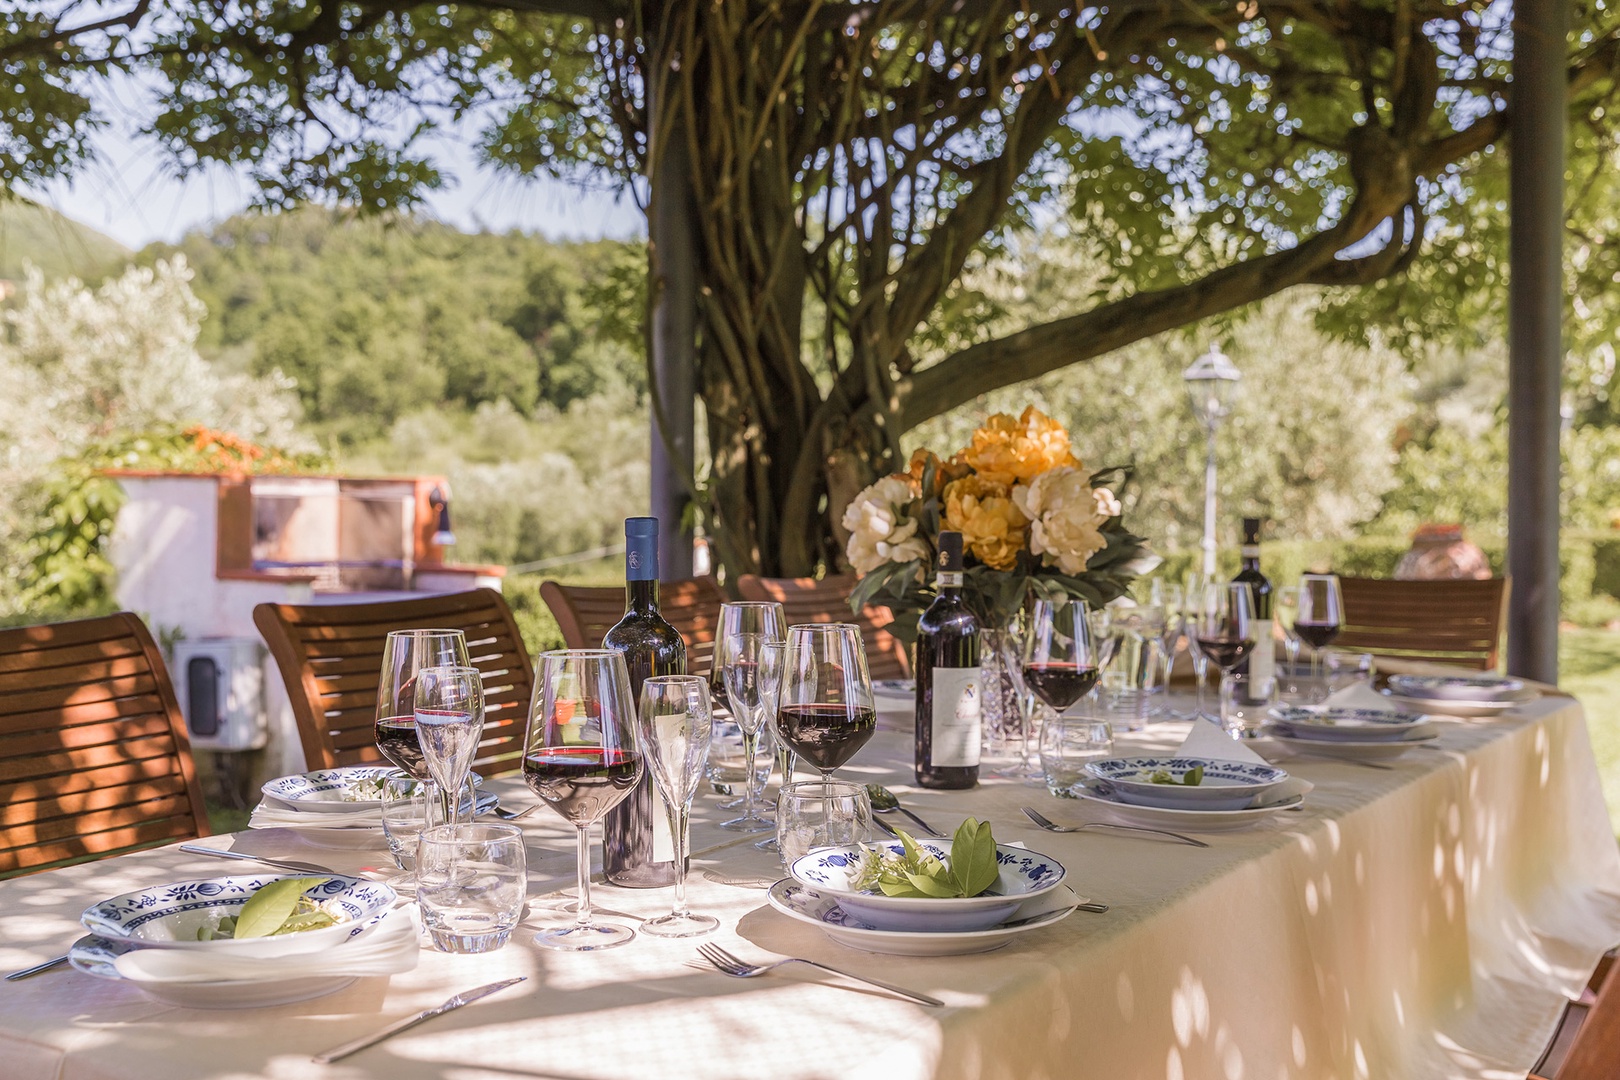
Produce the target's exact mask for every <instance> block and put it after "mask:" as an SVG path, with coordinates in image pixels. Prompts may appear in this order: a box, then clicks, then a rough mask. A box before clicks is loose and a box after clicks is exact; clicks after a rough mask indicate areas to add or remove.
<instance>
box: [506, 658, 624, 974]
mask: <svg viewBox="0 0 1620 1080" xmlns="http://www.w3.org/2000/svg"><path fill="white" fill-rule="evenodd" d="M635 727H636V712H635V704H634V702H632V701H631V698H630V669H629V668H628V667H626V666H625V662H624V656H623V654H622V653H619V652H616V651H614V650H611V649H562V650H558V651H556V652H548V653H542V654H541V656H540V660H539V662H538V663H537V664H536V666H535V679H534V703H533V707H532V708H531V709H530V710H529V727H528V731H527V732H526V733H525V735H524V739H523V781H524V783H526V784H528V785H529V790H530V791H533V792H534V793H535V794H536V795H538V796H540V798H541V800H542V801H544V802H545V804H546V805H547V806H549V807H551V808H552V809H553V810H555V811H556V812H557V813H558V814H560V815H561V816H562V817H563V818H564V820H566V821H567V822H568V823H569V824H570V825H572V826H574V828H575V829H576V830H577V833H578V842H579V858H578V870H579V905H578V908H577V911H578V915H577V917H576V918H575V920H574V922H573V923H571V924H570V925H567V926H559V927H554V928H552V929H550V930H543V931H541V932H540V933H539V934H538V935H536V936H535V939H534V940H535V944H537V945H544V946H545V947H547V948H550V949H567V950H573V951H585V950H591V949H607V948H612V947H613V946H615V945H623V944H624V943H625V942H627V941H629V940H630V939H631V938H633V937H635V936H636V934H635V931H634V930H631V929H630V928H629V927H628V926H620V925H619V924H617V923H604V922H596V921H595V920H594V919H592V918H591V826H592V825H594V824H596V823H597V822H598V821H600V820H602V816H603V815H604V814H606V813H607V812H608V811H609V810H611V809H612V808H613V807H614V806H617V805H618V804H619V803H621V802H623V801H624V800H625V799H626V798H627V797H628V796H629V795H630V793H631V791H633V790H634V789H635V786H636V783H637V781H639V780H640V779H641V773H642V769H643V767H644V766H643V762H642V756H641V752H640V750H639V748H638V744H637V742H636V734H635Z"/></svg>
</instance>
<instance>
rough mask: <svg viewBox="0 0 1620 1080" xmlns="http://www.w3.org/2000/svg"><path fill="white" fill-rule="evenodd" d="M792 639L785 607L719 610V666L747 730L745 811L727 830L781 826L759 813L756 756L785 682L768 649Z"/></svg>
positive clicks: (768, 604)
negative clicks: (772, 702) (775, 695)
mask: <svg viewBox="0 0 1620 1080" xmlns="http://www.w3.org/2000/svg"><path fill="white" fill-rule="evenodd" d="M786 637H787V616H786V615H785V614H784V613H783V611H782V605H781V604H777V603H772V602H745V603H731V604H722V605H720V625H719V627H718V629H717V630H716V632H715V639H714V666H715V669H716V670H717V671H719V672H720V675H721V679H722V681H723V682H724V683H725V687H726V699H727V701H729V702H730V704H731V715H732V718H733V719H734V720H736V721H737V726H738V727H740V728H742V737H743V760H744V761H745V762H748V768H747V769H746V770H745V771H744V774H743V812H742V816H741V817H735V818H732V819H731V820H729V821H724V822H721V823H720V827H721V828H722V829H732V830H735V831H739V832H759V831H761V830H764V829H774V828H775V827H776V821H775V819H774V818H773V817H768V816H766V815H765V814H764V813H763V812H761V810H760V809H759V794H760V792H759V784H758V782H757V780H758V777H757V774H756V773H755V772H754V768H753V761H754V755H755V753H757V752H758V748H759V731H760V728H761V727H762V726H763V725H764V723H765V708H766V702H767V700H768V698H769V695H770V693H771V692H772V691H773V690H774V689H775V687H776V684H777V683H778V682H779V681H780V679H781V677H782V671H781V668H780V667H777V666H774V665H773V664H771V663H768V662H767V658H766V656H765V646H766V645H768V644H770V643H772V642H778V641H783V640H785V639H786Z"/></svg>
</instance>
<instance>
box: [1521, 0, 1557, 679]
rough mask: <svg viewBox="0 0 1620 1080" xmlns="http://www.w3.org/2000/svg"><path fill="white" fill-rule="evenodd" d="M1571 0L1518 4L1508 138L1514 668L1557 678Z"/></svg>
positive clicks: (1527, 0) (1525, 0)
mask: <svg viewBox="0 0 1620 1080" xmlns="http://www.w3.org/2000/svg"><path fill="white" fill-rule="evenodd" d="M1568 35H1569V4H1568V0H1517V2H1516V3H1515V4H1514V9H1513V101H1512V110H1513V112H1512V116H1513V120H1512V130H1511V133H1510V135H1509V170H1510V171H1509V174H1508V207H1509V233H1508V254H1509V259H1510V262H1511V266H1512V271H1511V274H1510V277H1509V285H1508V546H1507V571H1508V576H1509V577H1510V578H1511V580H1512V586H1511V593H1510V598H1509V603H1508V671H1509V672H1511V673H1513V674H1515V675H1523V676H1526V677H1528V678H1532V679H1539V680H1542V681H1543V682H1556V681H1557V680H1558V523H1559V517H1560V512H1559V499H1558V494H1559V478H1560V474H1561V464H1562V461H1561V457H1560V454H1559V446H1558V435H1559V429H1560V417H1559V397H1560V392H1561V391H1562V388H1563V387H1562V378H1563V372H1562V363H1563V338H1562V329H1563V315H1564V294H1563V234H1564V197H1563V196H1564V125H1565V124H1566V122H1567V104H1566V91H1565V78H1566V74H1565V66H1566V64H1567V62H1568V52H1567V46H1566V42H1567V40H1568Z"/></svg>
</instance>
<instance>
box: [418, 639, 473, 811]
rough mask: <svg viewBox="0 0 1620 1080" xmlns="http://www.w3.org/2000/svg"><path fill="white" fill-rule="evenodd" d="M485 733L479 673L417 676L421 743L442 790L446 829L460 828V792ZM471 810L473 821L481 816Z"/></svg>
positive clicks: (440, 670) (433, 670) (432, 671)
mask: <svg viewBox="0 0 1620 1080" xmlns="http://www.w3.org/2000/svg"><path fill="white" fill-rule="evenodd" d="M483 733H484V678H483V676H482V675H480V674H479V673H478V669H477V668H475V667H455V666H441V667H426V668H423V669H422V670H421V671H419V672H417V674H416V737H417V740H418V742H419V743H420V744H421V748H422V756H423V758H425V759H426V762H427V768H428V772H429V773H431V774H432V775H433V780H434V782H435V783H436V784H438V786H439V795H440V799H441V800H442V802H443V806H444V819H445V821H446V823H448V824H451V825H456V824H459V823H460V820H459V819H460V813H459V811H460V804H461V801H462V800H461V798H460V793H461V788H462V785H464V784H465V783H466V782H467V774H468V773H470V772H471V771H472V763H473V758H474V757H475V756H477V753H478V739H479V737H480V736H481V735H483ZM476 798H477V796H476V795H474V805H473V806H469V807H468V808H467V809H468V816H469V818H470V817H471V816H472V815H473V814H474V813H475V812H476V811H475V806H476Z"/></svg>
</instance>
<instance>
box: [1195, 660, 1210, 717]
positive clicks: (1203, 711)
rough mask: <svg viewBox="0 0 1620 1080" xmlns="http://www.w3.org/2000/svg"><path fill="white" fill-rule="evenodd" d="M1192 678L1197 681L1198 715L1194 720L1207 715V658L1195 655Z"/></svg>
mask: <svg viewBox="0 0 1620 1080" xmlns="http://www.w3.org/2000/svg"><path fill="white" fill-rule="evenodd" d="M1193 676H1194V677H1195V678H1196V679H1197V680H1198V715H1197V716H1196V717H1194V719H1195V720H1197V719H1202V718H1203V717H1205V716H1208V715H1209V710H1208V708H1207V707H1206V706H1207V702H1208V700H1209V699H1208V690H1207V688H1208V686H1209V657H1207V656H1202V655H1195V656H1194V657H1193Z"/></svg>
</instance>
